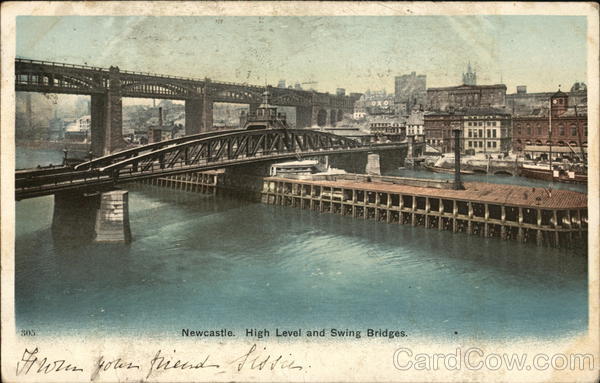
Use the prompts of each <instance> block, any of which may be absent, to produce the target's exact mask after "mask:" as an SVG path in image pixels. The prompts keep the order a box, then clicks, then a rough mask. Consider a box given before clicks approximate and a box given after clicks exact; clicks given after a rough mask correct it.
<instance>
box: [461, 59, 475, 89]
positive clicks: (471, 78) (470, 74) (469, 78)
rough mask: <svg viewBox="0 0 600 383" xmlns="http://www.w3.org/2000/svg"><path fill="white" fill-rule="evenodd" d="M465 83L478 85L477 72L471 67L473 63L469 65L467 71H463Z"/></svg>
mask: <svg viewBox="0 0 600 383" xmlns="http://www.w3.org/2000/svg"><path fill="white" fill-rule="evenodd" d="M463 84H464V85H477V73H476V72H475V71H474V70H473V69H472V68H471V63H470V62H469V65H468V66H467V73H463Z"/></svg>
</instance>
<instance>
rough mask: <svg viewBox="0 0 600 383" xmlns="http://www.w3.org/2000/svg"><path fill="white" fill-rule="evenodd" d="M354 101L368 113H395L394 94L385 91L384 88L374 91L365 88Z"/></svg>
mask: <svg viewBox="0 0 600 383" xmlns="http://www.w3.org/2000/svg"><path fill="white" fill-rule="evenodd" d="M356 102H358V103H359V105H361V106H360V107H364V109H365V112H366V113H367V114H369V115H393V114H395V105H394V95H393V94H388V93H386V91H385V90H381V91H374V92H371V91H369V90H367V91H366V92H365V94H364V95H362V96H361V98H360V99H358V101H356Z"/></svg>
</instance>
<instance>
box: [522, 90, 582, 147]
mask: <svg viewBox="0 0 600 383" xmlns="http://www.w3.org/2000/svg"><path fill="white" fill-rule="evenodd" d="M550 105H551V107H548V106H546V108H540V109H537V110H535V111H534V112H533V113H531V114H530V115H525V116H515V117H514V118H513V138H512V141H513V149H514V150H515V151H519V152H522V153H523V154H524V155H525V156H526V157H529V158H534V159H535V158H537V159H548V157H549V153H550V150H552V159H559V158H571V159H573V158H580V157H581V151H582V148H583V152H584V153H585V152H587V138H588V137H587V133H588V132H587V105H572V104H571V100H570V97H569V94H567V93H563V92H561V91H560V90H559V91H558V92H556V93H554V94H553V95H552V96H550ZM549 110H550V113H548V111H549ZM549 114H550V115H549ZM550 126H551V127H552V129H549V127H550ZM550 146H552V148H551V147H550Z"/></svg>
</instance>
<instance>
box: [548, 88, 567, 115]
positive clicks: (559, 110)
mask: <svg viewBox="0 0 600 383" xmlns="http://www.w3.org/2000/svg"><path fill="white" fill-rule="evenodd" d="M550 107H551V113H552V117H553V118H554V117H560V116H561V115H563V114H564V113H565V112H566V111H567V108H568V107H569V96H568V95H567V94H566V93H564V92H562V91H561V90H560V87H559V89H558V92H556V93H554V94H553V95H552V96H551V97H550Z"/></svg>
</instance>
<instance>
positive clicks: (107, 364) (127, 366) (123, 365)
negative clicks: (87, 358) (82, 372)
mask: <svg viewBox="0 0 600 383" xmlns="http://www.w3.org/2000/svg"><path fill="white" fill-rule="evenodd" d="M132 369H135V370H139V369H140V366H139V365H138V364H134V363H132V362H127V361H125V360H123V359H121V358H117V359H114V360H104V356H103V355H100V358H98V360H97V361H96V364H95V366H94V370H93V372H92V378H91V380H94V379H96V377H97V376H98V374H99V373H100V372H101V371H108V370H132Z"/></svg>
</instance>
